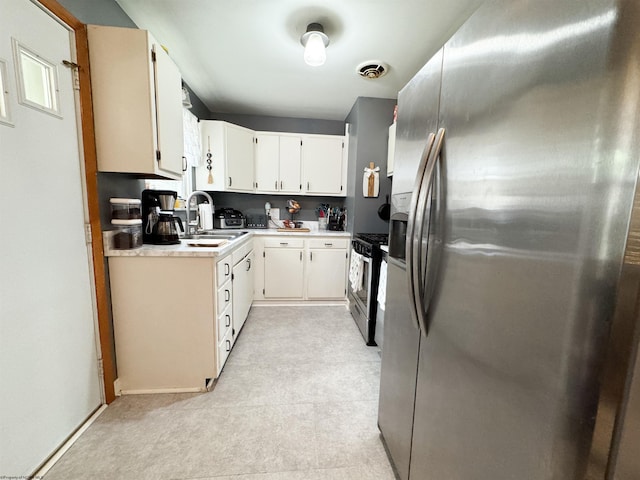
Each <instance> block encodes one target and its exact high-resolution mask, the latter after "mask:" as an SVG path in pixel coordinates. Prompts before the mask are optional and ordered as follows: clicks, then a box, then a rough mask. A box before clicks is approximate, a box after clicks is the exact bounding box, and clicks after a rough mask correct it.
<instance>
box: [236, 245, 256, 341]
mask: <svg viewBox="0 0 640 480" xmlns="http://www.w3.org/2000/svg"><path fill="white" fill-rule="evenodd" d="M234 263H235V265H234V267H233V277H232V278H233V318H234V319H236V322H234V330H235V332H234V340H235V336H236V335H237V334H238V333H240V330H241V329H242V327H243V326H244V322H245V321H246V320H247V315H249V310H250V309H251V304H252V303H253V250H251V251H250V252H249V253H247V254H246V255H244V256H243V257H242V258H241V259H240V260H237V261H236V260H235V258H234Z"/></svg>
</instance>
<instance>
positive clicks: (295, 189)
mask: <svg viewBox="0 0 640 480" xmlns="http://www.w3.org/2000/svg"><path fill="white" fill-rule="evenodd" d="M301 144H302V138H301V137H300V136H299V135H292V134H280V133H271V132H256V150H255V166H256V170H255V173H256V178H255V180H256V181H255V187H256V192H258V193H300V192H301V191H302V182H301V178H300V174H301V163H300V161H301V157H300V152H301Z"/></svg>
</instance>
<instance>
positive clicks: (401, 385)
mask: <svg viewBox="0 0 640 480" xmlns="http://www.w3.org/2000/svg"><path fill="white" fill-rule="evenodd" d="M385 309H386V310H385V321H384V335H383V336H384V348H383V349H382V368H381V371H380V403H379V410H378V427H379V428H380V431H381V432H382V437H383V439H384V442H385V445H386V447H387V451H388V453H389V454H390V457H391V460H392V463H393V465H394V467H395V469H396V472H397V474H398V476H399V478H400V479H402V480H407V479H408V478H409V457H410V454H411V432H412V425H413V404H414V399H415V392H416V369H417V365H418V346H419V345H420V330H418V327H417V325H416V323H415V322H414V321H413V319H412V318H411V313H410V310H409V286H408V284H407V273H406V270H405V268H404V266H402V265H401V264H400V262H398V261H397V260H395V259H390V260H389V262H388V265H387V301H386V306H385Z"/></svg>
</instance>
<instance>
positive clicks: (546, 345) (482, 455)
mask: <svg viewBox="0 0 640 480" xmlns="http://www.w3.org/2000/svg"><path fill="white" fill-rule="evenodd" d="M634 3H637V2H635V1H632V0H628V1H627V0H620V1H598V2H592V1H585V2H576V1H568V0H567V1H558V0H539V1H535V2H534V1H524V0H516V1H513V0H509V1H506V0H505V1H489V2H487V3H485V4H484V5H483V7H481V8H480V10H478V11H477V12H476V14H475V15H474V16H473V17H472V18H471V19H470V20H469V21H468V22H467V23H466V24H465V25H464V26H463V27H462V29H461V30H460V31H459V32H458V33H457V34H456V35H454V37H453V38H452V40H451V41H450V42H449V43H447V45H446V46H445V49H444V63H443V79H442V95H441V100H440V118H439V126H440V127H444V128H446V132H447V133H446V138H445V143H444V148H443V153H442V174H443V178H444V185H445V187H446V188H445V189H446V192H447V195H446V209H445V218H444V223H445V230H444V247H443V256H442V262H441V263H440V268H439V274H438V277H437V289H436V291H435V293H434V296H433V299H432V302H431V308H430V311H429V313H428V325H429V335H428V336H427V337H426V338H423V339H422V341H421V344H420V360H419V371H418V384H417V388H416V404H415V420H414V434H413V444H412V455H411V467H410V478H411V479H412V480H441V479H448V480H472V479H492V480H511V479H516V478H517V479H523V480H525V479H526V480H549V479H558V480H577V479H582V478H584V472H585V470H586V466H587V459H588V455H589V449H590V445H591V439H592V432H593V423H594V418H595V416H596V407H597V401H598V375H599V372H600V365H601V353H602V350H603V346H604V345H603V341H604V340H606V337H607V334H608V326H609V322H610V320H611V316H612V312H613V303H614V302H613V301H614V294H615V287H616V282H617V279H618V274H619V272H620V267H621V263H622V254H623V250H624V244H625V238H626V232H627V229H628V220H629V216H630V211H631V206H632V199H633V194H634V189H635V185H636V181H637V172H638V161H639V159H640V151H639V149H638V143H639V142H638V139H639V137H638V134H637V132H638V131H640V117H639V113H638V112H640V109H639V108H638V94H637V92H638V91H640V85H639V83H640V77H638V75H635V74H634V75H629V72H637V58H638V57H637V52H638V51H639V49H640V36H638V35H637V34H636V33H635V32H637V29H635V28H633V27H630V25H631V24H630V23H629V25H628V28H627V27H625V28H618V22H627V23H628V22H629V21H630V20H631V19H628V18H627V17H628V15H629V14H630V13H633V12H634V11H635V10H634V8H633V7H632V5H633V4H634ZM627 7H628V8H627ZM623 10H625V14H623ZM636 10H637V9H636ZM625 15H627V17H625ZM635 21H638V18H637V16H636V18H635ZM633 52H635V53H633ZM394 181H395V180H394ZM394 187H395V185H394ZM386 321H387V323H391V320H390V319H389V318H387V319H386ZM388 331H389V332H390V333H391V332H392V329H388ZM386 334H387V332H386V331H385V340H386V341H387V342H388V339H387V338H388V337H386ZM386 346H387V344H385V347H386ZM385 438H386V437H385Z"/></svg>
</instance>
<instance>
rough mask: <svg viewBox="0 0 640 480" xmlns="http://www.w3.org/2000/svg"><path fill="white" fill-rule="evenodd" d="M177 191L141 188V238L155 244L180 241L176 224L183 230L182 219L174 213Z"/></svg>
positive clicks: (168, 243)
mask: <svg viewBox="0 0 640 480" xmlns="http://www.w3.org/2000/svg"><path fill="white" fill-rule="evenodd" d="M176 198H178V193H177V192H174V191H172V190H143V192H142V240H143V242H144V243H152V244H155V245H176V244H178V243H180V238H179V235H178V228H177V225H176V224H178V225H179V226H180V229H181V230H182V231H184V226H183V224H182V220H181V219H180V218H179V217H176V216H175V215H174V206H175V202H176Z"/></svg>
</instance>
